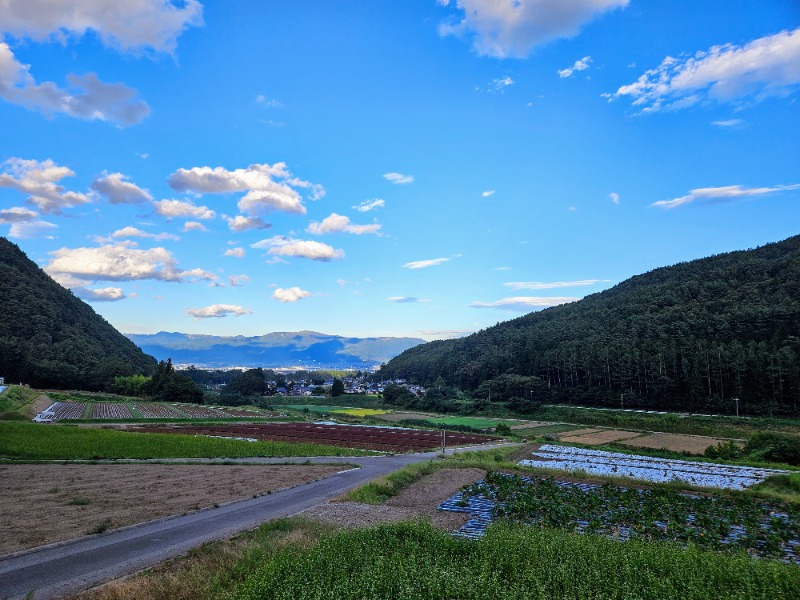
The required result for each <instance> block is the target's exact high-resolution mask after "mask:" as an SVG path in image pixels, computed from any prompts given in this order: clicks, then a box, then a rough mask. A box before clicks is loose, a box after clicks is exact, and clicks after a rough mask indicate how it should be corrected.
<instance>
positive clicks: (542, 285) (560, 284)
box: [503, 279, 608, 290]
mask: <svg viewBox="0 0 800 600" xmlns="http://www.w3.org/2000/svg"><path fill="white" fill-rule="evenodd" d="M606 282H608V279H582V280H580V281H547V282H545V281H509V282H508V283H504V284H503V286H504V287H507V288H510V289H512V290H554V289H558V288H569V287H583V286H587V285H597V284H598V283H606Z"/></svg>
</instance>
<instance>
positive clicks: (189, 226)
mask: <svg viewBox="0 0 800 600" xmlns="http://www.w3.org/2000/svg"><path fill="white" fill-rule="evenodd" d="M183 231H184V232H187V231H208V229H207V228H206V226H205V225H203V224H202V223H199V222H198V221H186V223H184V224H183Z"/></svg>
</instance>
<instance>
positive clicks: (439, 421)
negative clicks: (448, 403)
mask: <svg viewBox="0 0 800 600" xmlns="http://www.w3.org/2000/svg"><path fill="white" fill-rule="evenodd" d="M428 422H429V423H431V424H432V425H466V426H467V427H474V428H475V429H487V428H489V427H497V424H498V423H505V424H506V425H508V426H514V425H521V424H522V423H524V421H520V420H517V419H500V418H497V419H492V418H484V417H436V418H433V419H428Z"/></svg>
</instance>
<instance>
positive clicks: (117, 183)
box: [90, 172, 153, 204]
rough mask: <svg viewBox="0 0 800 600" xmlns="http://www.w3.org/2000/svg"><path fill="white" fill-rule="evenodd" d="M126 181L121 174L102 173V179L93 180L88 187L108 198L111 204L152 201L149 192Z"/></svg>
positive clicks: (124, 176)
mask: <svg viewBox="0 0 800 600" xmlns="http://www.w3.org/2000/svg"><path fill="white" fill-rule="evenodd" d="M126 179H128V177H127V176H126V175H123V174H122V173H111V174H108V173H105V172H104V173H103V177H100V178H98V179H95V180H94V181H93V182H92V185H91V186H90V187H91V188H92V189H93V190H94V191H95V192H97V193H98V194H100V195H101V196H105V197H106V198H108V201H109V202H111V204H141V203H142V202H147V201H149V200H152V199H153V197H152V196H151V195H150V192H148V191H147V190H143V189H142V188H140V187H139V186H138V185H136V184H133V183H131V182H129V181H126Z"/></svg>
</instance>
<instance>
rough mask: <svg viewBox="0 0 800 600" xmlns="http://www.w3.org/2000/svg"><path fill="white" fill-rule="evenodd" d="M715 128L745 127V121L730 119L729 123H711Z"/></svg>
mask: <svg viewBox="0 0 800 600" xmlns="http://www.w3.org/2000/svg"><path fill="white" fill-rule="evenodd" d="M711 124H712V125H714V126H715V127H738V126H739V125H744V119H728V120H727V121H711Z"/></svg>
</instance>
